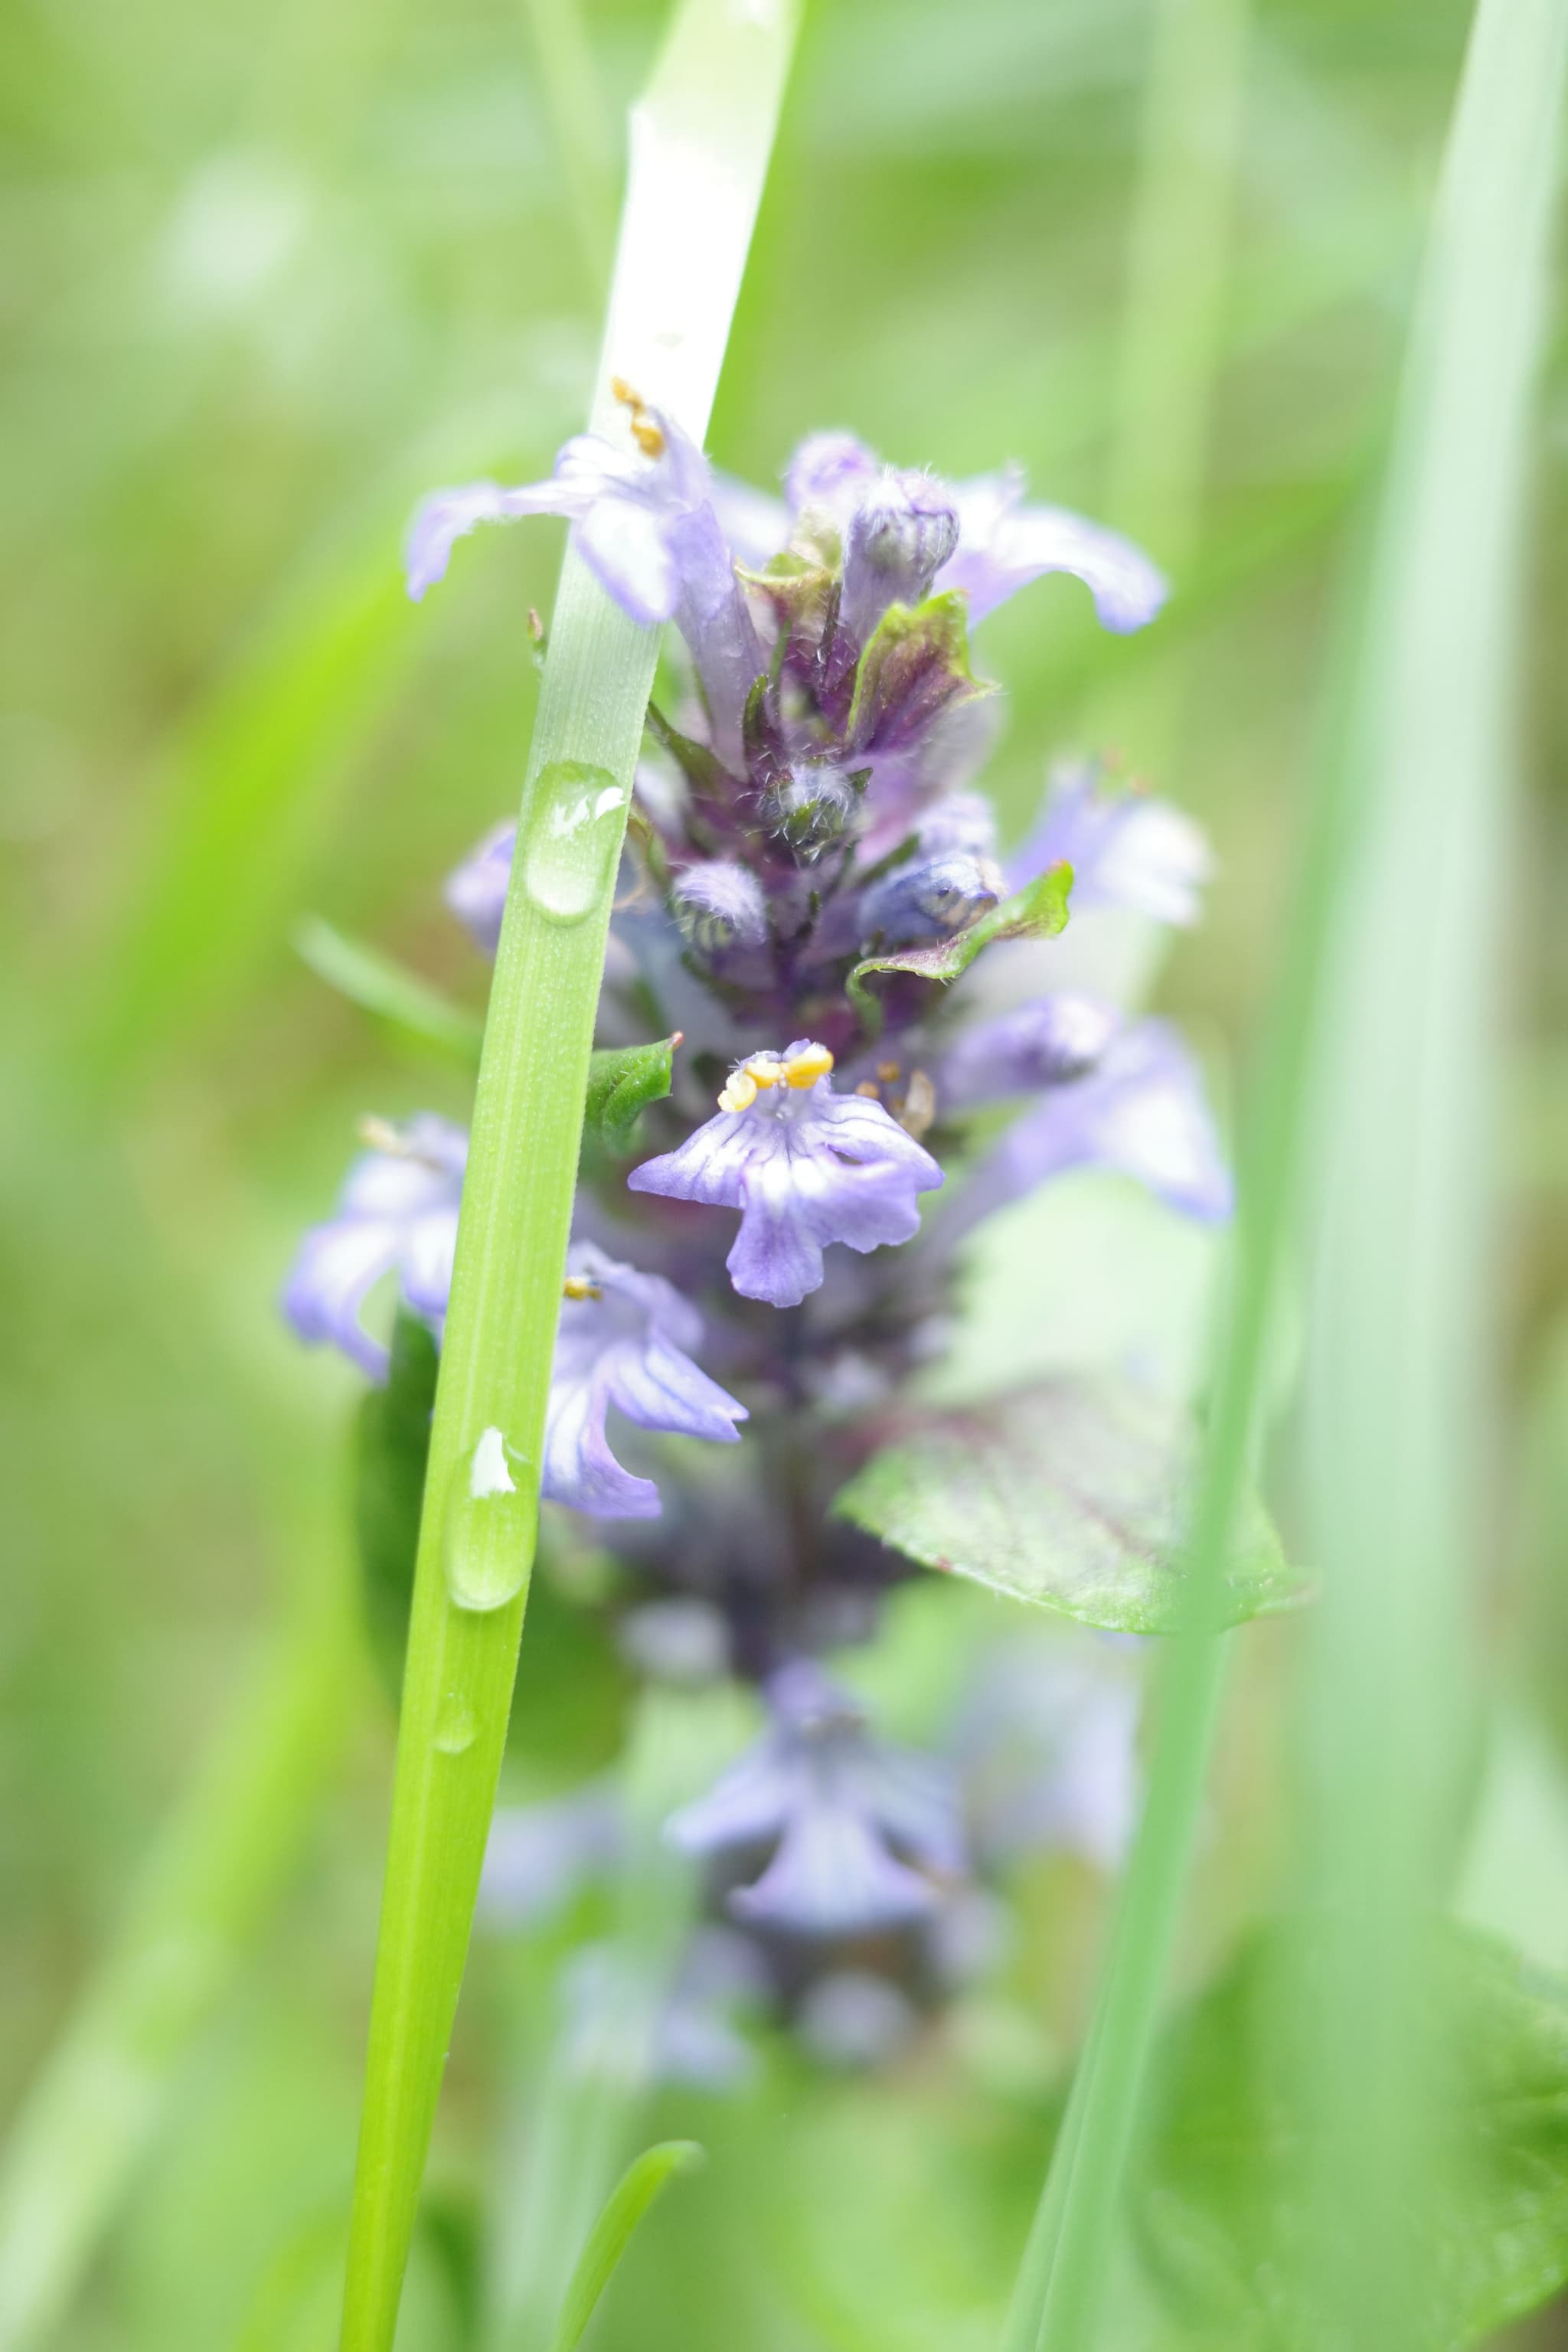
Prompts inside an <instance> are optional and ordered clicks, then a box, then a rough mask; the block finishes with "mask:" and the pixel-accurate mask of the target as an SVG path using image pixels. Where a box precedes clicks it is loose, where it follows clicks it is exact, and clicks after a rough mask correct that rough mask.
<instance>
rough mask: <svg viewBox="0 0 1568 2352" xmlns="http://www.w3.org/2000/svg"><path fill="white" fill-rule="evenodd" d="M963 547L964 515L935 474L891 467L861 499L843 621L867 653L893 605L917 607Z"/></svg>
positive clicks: (848, 555) (852, 524)
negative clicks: (960, 515)
mask: <svg viewBox="0 0 1568 2352" xmlns="http://www.w3.org/2000/svg"><path fill="white" fill-rule="evenodd" d="M957 545H958V509H957V508H956V507H955V506H954V504H953V501H952V493H951V491H949V490H948V489H947V488H946V487H945V485H944V484H942V482H939V481H936V480H933V478H931V475H930V474H919V473H899V472H897V471H895V470H894V468H893V467H890V466H889V467H887V468H886V470H885V471H884V472H883V473H882V474H881V475H880V476H879V478H878V479H877V480H876V481H875V482H874V483H873V484H872V486H871V487H870V488H869V489H868V491H867V492H866V494H865V496H864V497H863V498H862V499H861V500H860V503H859V505H858V507H857V508H856V509H855V512H854V514H853V515H852V517H851V518H850V521H849V526H848V530H847V534H846V537H845V542H844V596H843V603H842V604H841V606H840V616H841V619H842V622H843V625H844V627H845V629H846V630H847V632H848V634H849V635H850V636H851V637H852V638H853V639H854V641H855V643H856V644H857V645H864V644H865V643H866V641H867V639H868V637H869V636H870V635H871V633H872V631H873V630H874V629H875V627H876V625H877V624H878V622H879V620H880V619H881V617H882V615H883V614H884V613H885V612H886V611H887V609H888V607H889V604H920V602H921V599H922V598H923V597H925V596H928V595H929V594H930V593H931V582H932V581H933V580H934V579H935V577H936V575H937V573H938V572H940V571H941V569H942V565H943V564H944V563H945V562H947V560H948V558H949V557H950V556H951V555H952V551H953V550H954V548H955V547H956V546H957Z"/></svg>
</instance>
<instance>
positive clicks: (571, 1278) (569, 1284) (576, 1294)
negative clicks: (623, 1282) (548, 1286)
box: [561, 1274, 605, 1298]
mask: <svg viewBox="0 0 1568 2352" xmlns="http://www.w3.org/2000/svg"><path fill="white" fill-rule="evenodd" d="M561 1295H562V1297H563V1298H603V1297H604V1295H605V1294H604V1291H603V1289H602V1288H601V1287H600V1286H599V1284H598V1283H596V1282H590V1281H589V1279H588V1277H587V1276H586V1275H585V1274H569V1275H568V1276H567V1277H566V1279H565V1281H564V1282H563V1284H562V1286H561Z"/></svg>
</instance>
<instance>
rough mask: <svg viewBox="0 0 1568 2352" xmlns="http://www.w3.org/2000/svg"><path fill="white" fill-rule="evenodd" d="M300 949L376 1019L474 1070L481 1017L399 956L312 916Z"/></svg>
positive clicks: (298, 935) (299, 938) (297, 944)
mask: <svg viewBox="0 0 1568 2352" xmlns="http://www.w3.org/2000/svg"><path fill="white" fill-rule="evenodd" d="M294 948H295V952H296V953H297V954H298V955H299V957H300V960H301V961H302V962H305V963H308V964H309V965H310V970H311V971H313V972H314V973H315V974H316V976H317V978H318V979H320V980H324V981H325V982H326V983H327V985H328V987H329V988H335V989H336V990H337V992H338V993H339V995H340V996H346V997H347V998H348V1000H349V1003H351V1004H357V1005H358V1006H359V1008H360V1010H361V1012H363V1013H370V1014H371V1016H372V1017H373V1019H374V1020H377V1021H384V1022H386V1023H387V1024H389V1026H390V1027H392V1028H394V1029H397V1030H401V1031H402V1032H403V1033H404V1034H405V1035H407V1036H409V1037H416V1038H418V1039H420V1040H421V1041H422V1042H423V1043H424V1044H426V1045H436V1046H438V1047H439V1048H440V1049H441V1050H442V1051H443V1052H444V1053H446V1054H448V1055H452V1056H454V1057H455V1058H456V1059H457V1060H458V1061H459V1062H466V1063H468V1066H469V1067H470V1068H471V1067H472V1066H473V1065H474V1064H475V1063H476V1062H477V1061H478V1060H479V1041H480V1039H481V1038H482V1036H483V1035H484V1023H483V1022H482V1021H481V1020H480V1018H479V1014H478V1013H470V1012H469V1011H468V1007H467V1005H464V1004H455V1003H453V1002H452V999H451V998H450V997H449V996H444V995H443V994H442V992H441V991H440V990H439V989H438V988H433V987H432V986H431V984H430V982H428V981H427V980H421V978H420V977H419V974H418V973H417V972H414V971H409V970H408V968H407V966H406V965H405V964H401V963H399V962H398V961H397V960H396V958H395V957H394V956H388V955H383V954H382V952H381V950H380V949H379V948H372V947H366V946H365V944H364V943H363V940H353V939H350V938H349V937H348V935H347V933H346V932H343V931H340V930H339V929H337V928H336V927H335V925H333V924H331V923H329V922H327V921H326V920H325V919H324V918H323V917H322V916H320V915H309V916H307V917H306V919H305V920H304V921H303V922H302V923H300V925H298V927H297V928H296V929H295V932H294Z"/></svg>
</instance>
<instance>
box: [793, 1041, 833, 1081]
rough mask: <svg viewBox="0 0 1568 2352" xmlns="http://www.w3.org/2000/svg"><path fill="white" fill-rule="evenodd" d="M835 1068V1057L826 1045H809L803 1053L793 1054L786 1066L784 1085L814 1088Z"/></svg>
mask: <svg viewBox="0 0 1568 2352" xmlns="http://www.w3.org/2000/svg"><path fill="white" fill-rule="evenodd" d="M832 1067H833V1056H832V1055H831V1054H830V1053H829V1052H828V1050H827V1048H826V1045H807V1046H806V1047H805V1051H804V1052H803V1053H799V1054H792V1055H790V1058H789V1060H788V1061H787V1062H786V1063H785V1064H784V1083H785V1085H786V1086H791V1087H814V1086H815V1085H816V1081H817V1080H818V1078H825V1077H826V1076H827V1073H828V1071H829V1070H830V1069H831V1068H832Z"/></svg>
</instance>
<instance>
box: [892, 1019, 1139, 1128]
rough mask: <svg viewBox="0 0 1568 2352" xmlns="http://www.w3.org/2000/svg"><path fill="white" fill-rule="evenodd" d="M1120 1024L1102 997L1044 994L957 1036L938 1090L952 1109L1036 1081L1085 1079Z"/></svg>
mask: <svg viewBox="0 0 1568 2352" xmlns="http://www.w3.org/2000/svg"><path fill="white" fill-rule="evenodd" d="M1120 1026H1121V1014H1120V1013H1118V1012H1116V1011H1115V1009H1114V1008H1113V1007H1112V1006H1110V1005H1109V1004H1103V1003H1100V1000H1099V999H1098V998H1097V997H1092V996H1079V995H1073V994H1067V993H1064V994H1062V995H1060V996H1043V997H1039V998H1037V1000H1036V1001H1035V1002H1034V1003H1032V1004H1021V1005H1019V1006H1018V1008H1017V1010H1016V1012H1013V1013H998V1014H997V1015H996V1017H995V1019H994V1020H991V1021H982V1022H979V1023H978V1024H976V1025H975V1026H974V1027H973V1029H970V1030H968V1031H966V1032H964V1033H963V1034H962V1035H960V1036H959V1037H958V1038H957V1039H955V1041H954V1043H953V1044H952V1046H951V1047H950V1049H949V1051H948V1053H947V1055H945V1057H944V1058H943V1060H942V1065H941V1067H940V1070H939V1071H938V1074H937V1081H936V1084H937V1095H938V1097H939V1099H940V1100H941V1101H942V1103H943V1104H944V1105H945V1106H946V1107H947V1108H950V1109H952V1110H971V1109H973V1108H974V1107H975V1106H976V1105H977V1104H980V1103H988V1102H1001V1101H1004V1100H1005V1098H1006V1097H1007V1096H1008V1095H1022V1094H1032V1093H1033V1092H1034V1090H1035V1088H1036V1087H1057V1086H1063V1085H1066V1084H1068V1083H1071V1082H1075V1081H1078V1080H1080V1079H1081V1078H1082V1077H1083V1076H1084V1075H1085V1073H1086V1072H1087V1071H1089V1070H1091V1069H1092V1068H1093V1066H1094V1065H1095V1064H1096V1063H1097V1062H1098V1061H1099V1060H1100V1056H1101V1055H1102V1054H1103V1053H1104V1052H1105V1051H1106V1049H1107V1047H1108V1046H1109V1045H1110V1041H1111V1039H1112V1038H1113V1037H1114V1036H1115V1034H1116V1033H1117V1030H1118V1029H1119V1028H1120Z"/></svg>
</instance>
